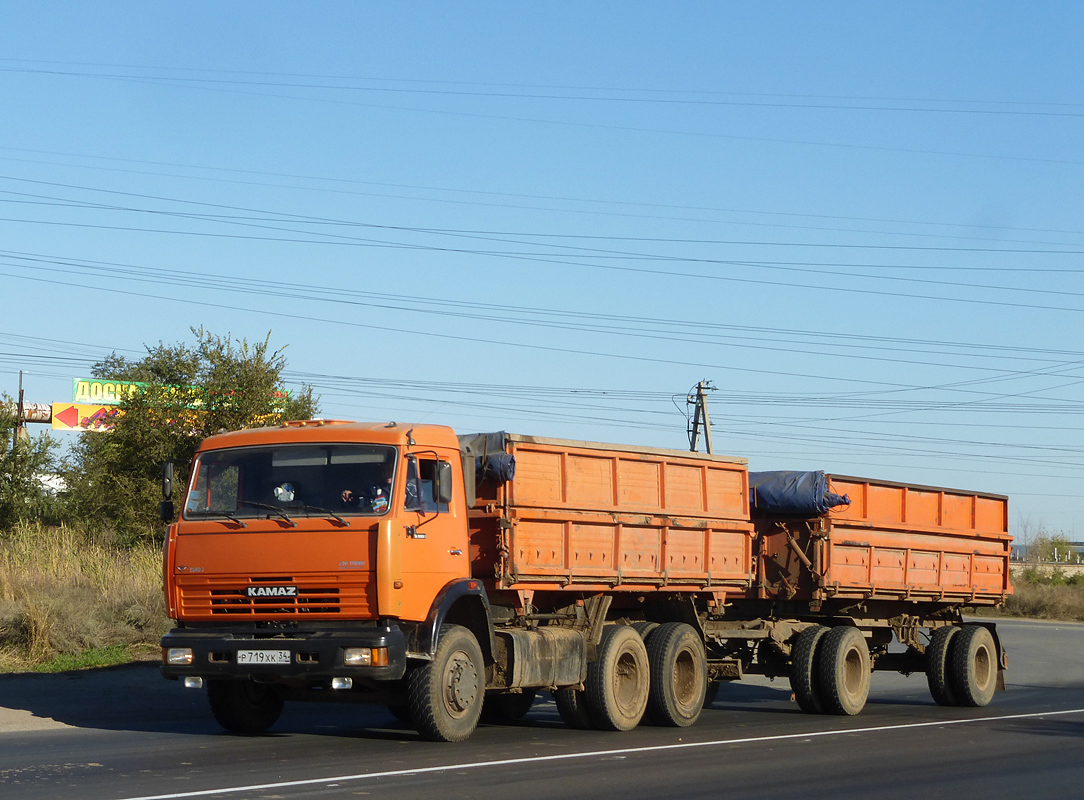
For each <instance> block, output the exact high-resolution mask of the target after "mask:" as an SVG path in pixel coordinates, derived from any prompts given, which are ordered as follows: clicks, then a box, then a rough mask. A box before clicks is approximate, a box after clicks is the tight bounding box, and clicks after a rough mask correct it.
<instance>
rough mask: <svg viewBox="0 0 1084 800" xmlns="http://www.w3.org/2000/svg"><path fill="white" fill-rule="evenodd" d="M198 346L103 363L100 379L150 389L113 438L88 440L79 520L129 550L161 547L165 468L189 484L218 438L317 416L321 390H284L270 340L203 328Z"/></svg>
mask: <svg viewBox="0 0 1084 800" xmlns="http://www.w3.org/2000/svg"><path fill="white" fill-rule="evenodd" d="M192 333H193V334H194V335H195V337H196V344H195V346H193V347H189V346H187V345H184V344H176V345H164V344H158V345H157V346H156V347H148V348H147V355H146V356H144V357H143V358H142V359H140V360H138V361H130V360H128V359H126V358H124V357H123V356H118V355H117V354H116V353H114V354H112V355H110V356H109V357H108V358H106V359H104V360H103V361H101V362H99V363H98V364H96V365H95V366H94V368H93V370H92V371H93V374H94V376H95V377H98V378H103V379H104V378H109V379H112V380H119V381H134V382H139V383H142V384H145V388H144V390H143V391H142V392H139V393H136V394H132V395H129V396H127V397H125V398H124V400H123V402H122V403H121V405H120V409H121V412H122V413H121V414H119V415H118V416H117V417H116V418H115V421H114V427H113V430H112V431H110V432H109V433H90V432H88V433H84V434H83V435H82V436H81V437H80V439H79V441H78V443H77V444H76V445H75V446H74V447H73V448H72V455H71V457H70V459H69V460H68V465H67V470H66V478H67V480H68V485H69V492H68V502H69V506H70V513H71V514H72V518H73V519H79V520H82V521H84V522H86V523H87V524H90V525H93V526H95V527H98V528H101V529H104V530H107V531H111V532H112V535H113V536H114V537H115V539H116V540H117V541H118V542H121V543H127V544H131V543H136V542H149V541H157V540H159V538H160V535H161V531H162V525H161V523H160V521H159V519H158V501H159V500H160V486H161V483H160V474H161V465H162V463H163V462H165V461H173V462H174V463H175V465H176V472H175V485H176V486H178V487H183V486H185V484H186V482H187V478H188V469H189V465H190V463H191V461H192V457H193V455H194V454H195V452H196V448H197V447H198V445H199V443H200V442H201V441H202V440H203V439H204V438H206V437H207V436H210V435H211V434H215V433H220V432H222V431H233V430H239V429H242V428H251V427H258V426H261V425H273V424H277V423H279V422H281V421H283V420H287V419H309V418H311V417H312V416H313V415H314V414H315V412H316V404H315V402H314V400H313V398H312V390H311V388H309V387H305V388H304V389H303V390H302V391H301V392H299V393H297V394H296V395H294V396H288V395H287V393H286V392H285V390H284V387H283V384H282V379H281V373H282V370H283V369H284V368H285V366H286V360H285V357H284V356H283V352H282V350H278V351H275V352H271V351H270V347H269V339H265V340H264V341H263V342H260V343H257V344H254V345H253V344H250V343H249V342H247V341H246V340H244V339H241V340H236V341H235V340H231V339H230V338H229V337H228V336H227V337H221V336H216V335H212V334H210V333H207V332H205V331H204V330H203V329H202V328H200V329H198V330H197V329H193V330H192Z"/></svg>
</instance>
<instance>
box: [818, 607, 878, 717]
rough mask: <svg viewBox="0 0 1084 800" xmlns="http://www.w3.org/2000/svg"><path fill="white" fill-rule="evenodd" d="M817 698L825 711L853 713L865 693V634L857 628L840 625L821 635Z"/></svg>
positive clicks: (867, 664) (867, 677)
mask: <svg viewBox="0 0 1084 800" xmlns="http://www.w3.org/2000/svg"><path fill="white" fill-rule="evenodd" d="M816 665H817V678H818V681H817V683H818V688H819V689H820V697H821V702H822V703H823V704H824V710H825V711H826V712H827V713H829V714H848V715H850V716H854V715H855V714H857V713H858V712H859V711H861V710H862V708H863V707H864V706H865V705H866V698H867V697H868V696H869V680H870V674H871V669H870V662H869V646H868V645H867V644H866V637H865V636H863V635H862V631H860V630H858V628H852V627H851V626H849V625H840V626H837V627H835V628H832V629H831V630H830V631H828V633H826V634H825V635H824V639H823V641H821V643H820V646H819V647H818V648H817V658H816Z"/></svg>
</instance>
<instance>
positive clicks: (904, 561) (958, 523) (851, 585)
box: [756, 476, 1012, 605]
mask: <svg viewBox="0 0 1084 800" xmlns="http://www.w3.org/2000/svg"><path fill="white" fill-rule="evenodd" d="M829 479H830V485H831V490H832V491H834V492H836V493H838V494H846V495H848V496H849V497H850V499H851V505H850V506H846V507H841V508H838V509H833V510H832V511H831V512H829V513H827V514H824V515H822V516H821V517H814V518H810V519H801V518H795V517H787V516H784V515H764V516H759V517H758V518H757V520H756V525H757V529H758V531H759V532H760V534H761V542H760V559H759V561H760V568H761V575H760V581H759V596H760V597H762V598H766V597H776V596H785V597H786V599H809V600H824V599H829V598H856V599H884V600H891V599H906V600H929V601H947V602H965V603H968V604H970V605H994V604H998V603H1001V602H1004V599H1005V597H1006V596H1007V595H1008V594H1010V593H1011V592H1012V585H1011V584H1010V583H1009V569H1008V568H1009V553H1010V542H1011V538H1010V536H1009V533H1008V501H1007V499H1006V498H1005V497H1003V496H1000V495H988V494H979V493H971V492H962V491H957V490H951V489H940V488H935V487H927V486H909V485H905V484H898V483H891V482H887V481H873V480H866V479H862V478H851V477H842V476H829Z"/></svg>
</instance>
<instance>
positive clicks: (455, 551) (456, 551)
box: [448, 547, 463, 556]
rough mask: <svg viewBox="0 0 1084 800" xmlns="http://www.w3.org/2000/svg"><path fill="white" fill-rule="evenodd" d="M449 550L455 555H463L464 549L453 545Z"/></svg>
mask: <svg viewBox="0 0 1084 800" xmlns="http://www.w3.org/2000/svg"><path fill="white" fill-rule="evenodd" d="M448 552H449V553H450V554H451V555H453V556H461V555H463V551H462V550H460V549H459V548H458V547H453V548H452V549H451V550H449V551H448Z"/></svg>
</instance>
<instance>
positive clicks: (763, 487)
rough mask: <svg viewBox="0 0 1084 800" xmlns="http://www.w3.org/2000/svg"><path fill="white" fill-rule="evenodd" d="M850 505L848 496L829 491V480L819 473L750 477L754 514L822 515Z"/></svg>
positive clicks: (787, 471)
mask: <svg viewBox="0 0 1084 800" xmlns="http://www.w3.org/2000/svg"><path fill="white" fill-rule="evenodd" d="M850 504H851V499H850V498H849V497H847V495H838V494H835V493H834V492H830V491H828V476H827V475H825V474H824V473H823V472H821V471H819V470H818V471H816V472H793V471H789V470H780V471H776V472H750V473H749V506H750V508H751V509H752V510H753V511H774V512H776V513H777V514H809V515H813V514H817V515H819V514H823V513H825V512H826V511H828V510H829V509H832V508H835V507H836V506H849V505H850Z"/></svg>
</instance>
